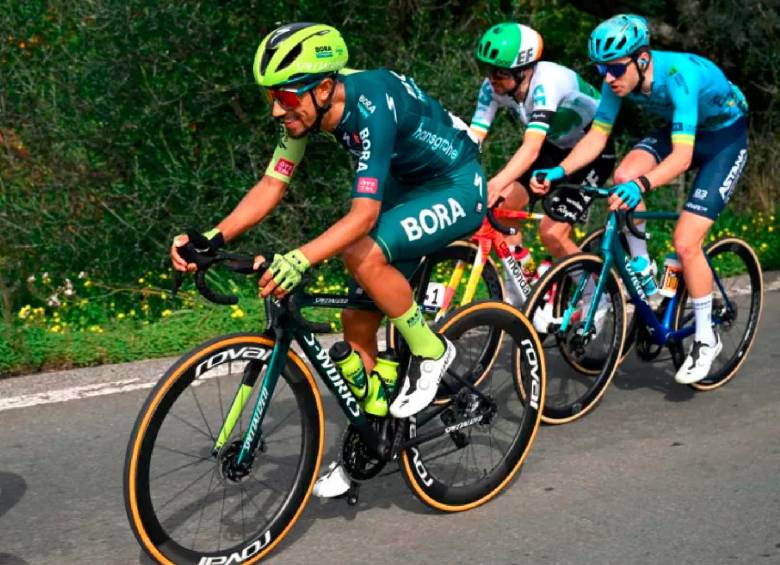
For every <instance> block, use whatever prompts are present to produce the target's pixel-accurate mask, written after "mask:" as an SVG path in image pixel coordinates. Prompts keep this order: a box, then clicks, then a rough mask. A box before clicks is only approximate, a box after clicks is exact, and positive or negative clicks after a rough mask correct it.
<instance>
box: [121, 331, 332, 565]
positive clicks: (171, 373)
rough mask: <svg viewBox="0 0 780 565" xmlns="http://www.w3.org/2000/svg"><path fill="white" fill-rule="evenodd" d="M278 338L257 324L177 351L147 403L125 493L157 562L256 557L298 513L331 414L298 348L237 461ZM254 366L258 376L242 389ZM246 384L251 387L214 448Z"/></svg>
mask: <svg viewBox="0 0 780 565" xmlns="http://www.w3.org/2000/svg"><path fill="white" fill-rule="evenodd" d="M273 347H274V341H273V340H271V339H269V338H267V337H264V336H261V335H255V334H236V335H231V336H224V337H220V338H216V339H214V340H212V341H210V342H207V343H205V344H203V345H201V346H199V347H197V348H195V349H194V350H193V351H191V352H190V353H188V354H186V355H184V356H183V357H182V358H181V359H179V360H178V361H177V362H176V363H175V364H174V365H173V366H172V367H171V368H170V369H169V370H168V371H167V372H166V373H165V375H163V377H162V378H161V379H160V381H159V383H158V384H157V386H156V387H155V388H154V389H153V390H152V392H151V393H150V394H149V397H148V398H147V400H146V402H145V403H144V406H143V408H142V409H141V412H140V413H139V415H138V419H137V421H136V424H135V427H134V428H133V432H132V434H131V437H130V441H129V444H128V447H127V455H126V458H125V470H124V496H125V507H126V510H127V515H128V518H129V520H130V525H131V527H132V529H133V533H134V534H135V536H136V538H137V539H138V541H139V543H140V544H141V546H142V547H143V548H144V550H145V551H146V552H147V553H148V554H149V556H150V557H151V558H152V559H154V560H155V561H156V562H157V563H166V564H174V563H175V564H177V565H180V564H199V563H204V562H207V563H256V562H257V561H259V560H260V559H261V558H262V557H263V556H264V555H266V554H267V553H268V552H270V551H271V550H272V549H273V548H274V547H275V546H276V544H277V543H279V542H280V541H281V540H282V539H283V538H284V536H285V535H286V534H287V532H288V531H289V529H290V528H291V526H292V525H293V524H294V523H295V521H296V520H297V519H298V517H299V516H300V514H301V511H302V510H303V507H304V506H305V504H306V501H307V500H308V497H309V495H310V493H311V489H312V487H313V485H314V481H315V479H316V475H317V470H318V469H319V465H320V461H321V458H322V452H323V441H324V418H323V411H322V403H321V400H320V397H319V393H318V391H317V386H316V384H315V382H314V378H313V377H312V375H311V373H310V372H309V370H308V368H307V367H306V365H304V363H303V362H302V361H301V359H300V358H299V357H298V356H297V355H296V354H295V353H294V352H293V351H289V352H288V356H287V362H286V365H285V367H284V370H283V374H282V376H281V378H280V379H279V381H278V383H277V386H276V390H275V391H274V393H273V397H272V398H270V399H267V402H268V403H269V404H268V407H267V412H266V415H265V419H264V420H263V423H262V426H261V428H260V429H259V430H258V433H260V434H261V435H260V437H261V442H260V446H259V450H258V453H257V454H256V457H255V460H254V463H253V465H252V466H251V468H249V469H243V470H242V469H238V471H241V472H237V469H236V467H235V466H233V465H231V463H232V462H234V461H235V455H236V453H237V450H238V449H239V448H240V445H241V442H242V438H243V436H244V432H245V431H246V430H247V428H248V423H249V422H248V419H249V418H250V417H251V408H252V407H254V405H255V401H256V396H257V391H258V390H259V389H260V386H259V383H260V382H262V378H263V375H264V370H265V368H266V364H267V360H268V358H269V357H270V355H271V351H272V350H273ZM250 373H251V374H253V375H255V376H258V378H257V380H256V382H257V383H258V384H257V386H254V387H253V389H254V390H253V389H252V388H249V387H246V388H248V389H249V390H248V391H247V390H245V389H240V387H241V384H240V383H241V382H242V378H244V376H245V375H249V374H250ZM239 390H244V393H245V394H249V395H251V396H250V397H249V399H248V401H247V402H246V404H245V405H244V407H245V409H244V410H243V411H242V413H241V414H240V415H239V416H238V420H237V422H236V425H235V427H234V429H233V432H232V434H231V436H230V437H228V438H227V440H226V441H225V442H224V445H223V446H222V447H221V449H219V451H218V453H217V454H216V455H214V454H212V448H213V447H214V446H215V443H216V441H217V435H218V432H219V430H220V429H221V428H222V424H223V422H224V420H225V418H226V415H227V414H228V411H229V408H230V405H231V403H232V402H233V399H234V397H235V395H237V394H239V393H238V392H237V391H239Z"/></svg>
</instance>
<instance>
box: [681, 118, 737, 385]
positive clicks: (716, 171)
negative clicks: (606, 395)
mask: <svg viewBox="0 0 780 565" xmlns="http://www.w3.org/2000/svg"><path fill="white" fill-rule="evenodd" d="M747 155H748V151H747V125H746V121H745V120H744V119H743V120H740V121H738V122H737V123H735V124H732V125H731V126H728V127H726V128H723V129H722V130H718V131H715V132H700V133H698V134H697V136H696V146H695V149H694V163H700V164H701V167H700V169H699V173H698V174H697V175H696V178H695V179H694V182H693V186H692V188H691V191H690V193H689V195H688V201H687V202H686V204H685V209H684V211H683V212H682V214H680V219H679V220H678V221H677V226H676V227H675V230H674V238H673V241H674V247H675V251H676V252H677V255H678V257H679V258H680V263H682V267H683V278H684V279H685V285H686V287H687V289H688V294H689V296H690V297H691V301H692V303H693V308H694V317H695V325H696V334H695V337H694V343H693V348H692V349H691V353H690V355H689V356H688V358H687V359H686V360H685V362H684V363H683V364H682V366H681V367H680V370H679V371H678V372H677V375H676V377H675V378H676V380H677V382H681V383H685V384H690V383H693V382H697V381H699V380H701V379H703V378H705V377H706V376H707V374H708V373H709V370H710V367H711V365H712V362H713V361H714V359H715V358H716V357H717V355H718V353H720V350H721V348H722V345H721V342H720V338H719V337H718V336H717V335H716V333H715V332H714V331H713V329H712V316H711V313H712V284H713V281H712V272H711V271H710V267H709V263H708V262H707V258H706V256H705V255H704V250H703V248H702V246H703V243H704V239H705V238H706V236H707V233H708V232H709V230H710V228H711V227H712V224H713V223H714V222H715V220H716V219H717V217H718V215H720V213H721V211H722V210H723V208H724V207H725V206H726V203H727V202H728V200H729V199H730V198H731V195H732V193H733V190H734V187H735V186H736V183H737V181H738V180H739V177H740V175H741V174H742V170H743V168H744V166H745V163H746V162H747Z"/></svg>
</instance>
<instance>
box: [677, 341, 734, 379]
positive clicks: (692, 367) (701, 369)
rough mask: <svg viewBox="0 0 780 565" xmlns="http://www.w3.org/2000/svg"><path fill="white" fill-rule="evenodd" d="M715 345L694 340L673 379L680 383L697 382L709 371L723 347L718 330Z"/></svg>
mask: <svg viewBox="0 0 780 565" xmlns="http://www.w3.org/2000/svg"><path fill="white" fill-rule="evenodd" d="M715 340H716V341H715V345H707V344H705V343H702V342H701V341H694V342H693V346H692V347H691V352H690V353H689V354H688V357H686V358H685V361H684V362H683V364H682V365H681V366H680V368H679V370H678V371H677V374H676V375H675V376H674V380H675V381H677V382H678V383H680V384H681V385H689V384H692V383H697V382H699V381H700V380H702V379H703V378H705V377H706V376H707V375H709V373H710V369H711V368H712V362H713V361H715V358H716V357H717V356H718V355H719V354H720V352H721V350H722V349H723V342H722V341H721V340H720V336H719V335H718V332H715Z"/></svg>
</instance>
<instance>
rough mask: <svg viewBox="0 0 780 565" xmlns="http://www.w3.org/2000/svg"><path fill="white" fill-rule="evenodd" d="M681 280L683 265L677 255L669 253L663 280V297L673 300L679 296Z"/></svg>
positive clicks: (665, 261)
mask: <svg viewBox="0 0 780 565" xmlns="http://www.w3.org/2000/svg"><path fill="white" fill-rule="evenodd" d="M681 278H682V264H681V263H680V260H679V259H678V257H677V253H674V252H672V253H667V255H666V259H664V276H663V278H662V279H661V290H660V292H661V296H665V297H667V298H672V297H673V296H674V295H675V294H677V288H678V287H679V286H680V280H681Z"/></svg>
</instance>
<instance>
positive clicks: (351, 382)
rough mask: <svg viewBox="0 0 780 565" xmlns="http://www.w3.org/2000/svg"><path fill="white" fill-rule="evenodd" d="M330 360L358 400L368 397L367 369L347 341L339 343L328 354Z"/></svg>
mask: <svg viewBox="0 0 780 565" xmlns="http://www.w3.org/2000/svg"><path fill="white" fill-rule="evenodd" d="M328 354H329V355H330V358H331V359H333V362H334V363H335V364H336V366H337V367H338V368H339V371H340V372H341V376H342V377H344V380H345V381H347V386H348V387H349V390H351V391H352V394H354V395H355V397H356V398H357V399H358V400H362V399H363V398H365V397H366V393H367V392H368V386H367V384H368V383H367V379H366V369H365V368H364V367H363V361H362V360H361V359H360V355H359V354H358V353H357V352H356V351H355V350H354V349H352V346H351V345H350V344H349V343H347V342H346V341H337V342H336V343H334V344H333V345H332V346H331V348H330V351H329V352H328Z"/></svg>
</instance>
